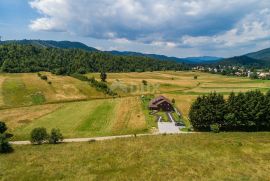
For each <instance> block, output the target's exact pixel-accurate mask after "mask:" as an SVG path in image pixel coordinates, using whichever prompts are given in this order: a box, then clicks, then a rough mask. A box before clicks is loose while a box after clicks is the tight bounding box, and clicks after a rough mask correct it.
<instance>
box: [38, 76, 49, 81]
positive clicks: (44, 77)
mask: <svg viewBox="0 0 270 181" xmlns="http://www.w3.org/2000/svg"><path fill="white" fill-rule="evenodd" d="M40 78H41V79H42V80H48V77H47V75H42V76H41V77H40Z"/></svg>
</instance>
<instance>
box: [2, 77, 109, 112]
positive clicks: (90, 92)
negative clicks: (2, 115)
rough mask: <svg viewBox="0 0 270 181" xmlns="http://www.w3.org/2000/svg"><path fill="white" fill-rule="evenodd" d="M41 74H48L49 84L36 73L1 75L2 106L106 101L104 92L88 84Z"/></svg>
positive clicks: (69, 78)
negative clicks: (94, 100) (101, 99)
mask: <svg viewBox="0 0 270 181" xmlns="http://www.w3.org/2000/svg"><path fill="white" fill-rule="evenodd" d="M42 75H47V77H48V81H45V80H42V79H41V78H40V77H38V76H37V74H35V73H22V74H0V88H1V91H0V106H1V107H19V106H30V105H38V104H44V103H55V102H68V101H76V100H87V99H94V98H105V95H104V94H103V93H101V92H99V91H97V90H96V89H95V88H93V87H91V86H90V85H89V84H87V83H86V82H82V81H80V80H77V79H74V78H72V77H69V76H56V75H53V74H51V73H46V72H42ZM49 82H50V84H49Z"/></svg>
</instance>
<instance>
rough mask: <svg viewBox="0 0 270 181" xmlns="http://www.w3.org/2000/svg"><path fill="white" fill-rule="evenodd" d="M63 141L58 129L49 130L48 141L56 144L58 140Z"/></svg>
mask: <svg viewBox="0 0 270 181" xmlns="http://www.w3.org/2000/svg"><path fill="white" fill-rule="evenodd" d="M61 141H63V135H62V134H61V132H60V130H59V129H55V128H54V129H52V130H51V135H50V138H49V143H50V144H57V143H59V142H61Z"/></svg>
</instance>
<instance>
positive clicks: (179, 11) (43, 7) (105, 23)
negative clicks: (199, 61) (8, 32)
mask: <svg viewBox="0 0 270 181" xmlns="http://www.w3.org/2000/svg"><path fill="white" fill-rule="evenodd" d="M30 5H31V7H32V8H34V9H36V10H37V11H38V12H40V14H41V17H40V18H37V19H35V20H33V21H32V22H31V24H30V25H29V27H30V28H31V29H32V30H34V31H64V32H69V33H73V34H77V35H79V36H86V37H92V38H96V39H111V40H114V41H115V42H116V43H120V44H128V43H131V42H141V43H146V44H150V45H153V46H157V47H158V46H165V47H167V48H176V47H198V48H202V49H203V48H210V49H211V48H212V49H215V48H222V47H236V46H241V45H248V44H250V43H254V42H255V41H260V42H261V43H265V41H268V40H267V38H268V37H269V35H270V33H269V30H270V18H269V17H270V1H269V0H260V1H257V0H226V1H224V0H147V1H145V0H76V1H75V0H33V1H31V2H30Z"/></svg>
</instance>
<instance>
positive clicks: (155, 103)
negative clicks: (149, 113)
mask: <svg viewBox="0 0 270 181" xmlns="http://www.w3.org/2000/svg"><path fill="white" fill-rule="evenodd" d="M163 102H168V103H170V104H172V103H171V101H170V100H169V99H167V98H166V97H164V96H159V97H157V98H155V99H152V100H151V101H150V103H149V107H157V106H158V105H159V104H161V103H163Z"/></svg>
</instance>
